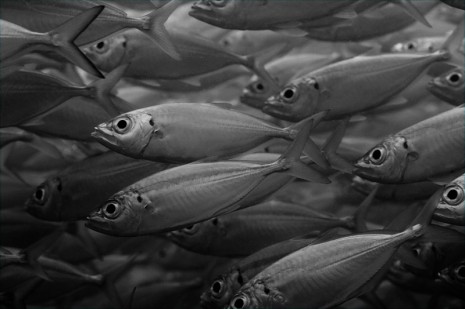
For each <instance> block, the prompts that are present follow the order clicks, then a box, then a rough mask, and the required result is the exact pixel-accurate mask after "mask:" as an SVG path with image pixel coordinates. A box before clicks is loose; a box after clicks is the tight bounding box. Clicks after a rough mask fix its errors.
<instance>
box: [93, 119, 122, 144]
mask: <svg viewBox="0 0 465 309" xmlns="http://www.w3.org/2000/svg"><path fill="white" fill-rule="evenodd" d="M108 127H109V126H108V125H107V124H106V123H104V124H101V125H99V126H98V127H95V128H94V131H93V132H92V133H91V134H90V136H92V137H93V138H95V139H96V140H97V141H98V142H100V143H102V144H104V145H110V146H117V145H118V140H117V139H116V137H115V136H114V135H113V132H112V131H111V130H110V129H108Z"/></svg>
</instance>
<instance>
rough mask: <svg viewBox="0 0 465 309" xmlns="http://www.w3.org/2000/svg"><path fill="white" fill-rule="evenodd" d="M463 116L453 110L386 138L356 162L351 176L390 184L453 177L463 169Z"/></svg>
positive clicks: (461, 112) (462, 110)
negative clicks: (353, 174)
mask: <svg viewBox="0 0 465 309" xmlns="http://www.w3.org/2000/svg"><path fill="white" fill-rule="evenodd" d="M463 114H464V108H463V107H456V108H453V109H451V110H449V111H446V112H444V113H441V114H439V115H437V116H434V117H432V118H429V119H426V120H424V121H421V122H419V123H417V124H415V125H413V126H411V127H408V128H406V129H404V130H402V131H400V132H398V133H396V134H394V135H391V136H389V137H387V138H386V139H385V140H384V141H382V142H381V143H380V144H378V145H377V146H375V147H373V148H372V149H371V150H370V151H369V152H368V153H367V154H365V155H364V156H363V157H362V158H361V159H359V160H358V161H357V163H356V164H355V167H356V170H355V174H356V175H358V176H360V177H362V178H365V179H368V180H371V181H376V182H381V183H392V184H396V183H412V182H419V181H425V180H428V179H429V180H435V179H436V180H437V181H439V182H441V181H443V180H442V179H441V177H442V178H444V177H445V178H446V179H447V178H449V181H450V178H451V177H452V179H454V178H456V177H457V176H455V177H453V176H454V174H455V175H457V173H461V172H463V169H464V167H465V157H464V156H463V149H464V143H465V130H464V127H465V119H464V117H463ZM459 175H460V174H459Z"/></svg>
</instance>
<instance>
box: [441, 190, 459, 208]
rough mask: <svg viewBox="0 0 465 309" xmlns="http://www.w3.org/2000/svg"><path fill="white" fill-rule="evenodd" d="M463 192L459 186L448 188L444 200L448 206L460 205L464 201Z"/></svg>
mask: <svg viewBox="0 0 465 309" xmlns="http://www.w3.org/2000/svg"><path fill="white" fill-rule="evenodd" d="M463 197H464V194H463V190H462V188H460V187H459V186H452V187H448V188H446V189H445V190H444V193H443V194H442V198H443V199H444V201H445V202H446V203H447V204H450V205H458V204H460V203H461V202H462V201H463Z"/></svg>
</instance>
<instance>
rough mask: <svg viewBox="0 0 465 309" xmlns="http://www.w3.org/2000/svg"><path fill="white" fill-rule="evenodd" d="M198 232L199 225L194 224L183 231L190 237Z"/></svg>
mask: <svg viewBox="0 0 465 309" xmlns="http://www.w3.org/2000/svg"><path fill="white" fill-rule="evenodd" d="M198 230H199V225H198V224H192V225H189V226H186V227H185V228H183V229H182V231H183V232H184V233H186V234H189V235H193V234H195V233H196V232H197V231H198Z"/></svg>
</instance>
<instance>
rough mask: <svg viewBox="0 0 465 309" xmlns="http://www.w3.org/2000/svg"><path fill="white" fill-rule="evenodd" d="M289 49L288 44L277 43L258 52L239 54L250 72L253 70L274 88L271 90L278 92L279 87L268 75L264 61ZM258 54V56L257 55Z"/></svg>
mask: <svg viewBox="0 0 465 309" xmlns="http://www.w3.org/2000/svg"><path fill="white" fill-rule="evenodd" d="M287 51H289V48H288V44H279V45H277V46H272V47H270V48H267V49H265V50H262V51H260V52H258V53H253V54H250V55H246V56H240V58H241V59H242V60H243V65H244V66H245V67H247V68H249V69H250V70H251V71H252V72H254V73H255V74H256V75H257V76H258V77H260V78H262V79H263V80H264V81H266V82H267V83H268V84H270V85H271V87H272V88H273V89H274V90H273V91H275V92H279V91H280V90H281V87H280V86H279V84H278V83H277V81H276V80H275V79H274V78H273V77H272V76H271V75H270V73H269V72H268V71H267V70H266V69H265V63H267V62H269V61H271V60H272V59H274V58H275V57H277V56H280V55H282V54H283V53H284V52H287ZM258 56H260V58H259V57H258Z"/></svg>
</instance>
